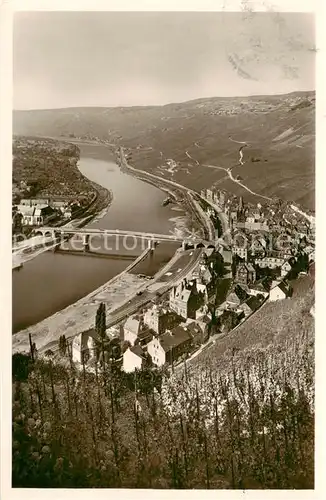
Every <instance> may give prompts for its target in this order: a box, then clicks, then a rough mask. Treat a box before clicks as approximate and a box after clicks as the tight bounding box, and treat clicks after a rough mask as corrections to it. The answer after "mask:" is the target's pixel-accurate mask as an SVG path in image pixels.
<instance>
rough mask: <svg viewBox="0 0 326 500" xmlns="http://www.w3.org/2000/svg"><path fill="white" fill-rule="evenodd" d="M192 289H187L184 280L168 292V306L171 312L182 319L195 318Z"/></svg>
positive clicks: (187, 286)
mask: <svg viewBox="0 0 326 500" xmlns="http://www.w3.org/2000/svg"><path fill="white" fill-rule="evenodd" d="M194 293H195V292H194V287H193V286H192V287H189V285H188V284H187V281H186V280H183V281H182V282H181V283H180V284H179V285H177V286H174V287H173V288H172V290H171V292H170V301H169V306H170V309H171V311H174V312H175V313H177V314H179V315H180V316H182V317H183V318H185V319H187V318H195V317H196V304H195V301H194V300H193V299H194Z"/></svg>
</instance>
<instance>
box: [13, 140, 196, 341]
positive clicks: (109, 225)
mask: <svg viewBox="0 0 326 500" xmlns="http://www.w3.org/2000/svg"><path fill="white" fill-rule="evenodd" d="M79 147H80V161H79V164H78V166H79V169H80V171H81V172H82V173H83V174H84V175H85V177H88V178H89V179H90V180H92V181H94V182H96V183H97V184H100V185H101V186H103V187H105V188H107V189H110V190H111V191H112V192H113V201H112V203H111V205H110V207H109V208H108V210H107V212H106V213H104V214H101V215H100V216H99V217H95V219H93V221H92V222H91V223H90V224H89V225H88V226H87V227H92V228H101V229H123V230H135V231H145V232H153V233H161V234H169V233H174V232H176V231H183V228H184V227H185V224H186V223H187V218H186V216H185V213H184V212H183V211H182V210H181V209H180V208H179V207H176V206H171V205H168V206H165V207H163V206H162V202H163V200H164V198H166V194H165V193H163V192H162V191H160V190H159V189H157V188H156V187H154V186H152V185H150V184H147V183H145V182H143V181H140V180H138V179H136V178H134V177H132V176H130V175H128V174H126V173H122V172H121V170H120V169H119V167H118V166H117V165H116V164H115V163H114V158H113V157H112V154H111V153H110V151H109V149H107V148H105V147H104V146H98V145H81V144H79ZM92 243H93V240H92ZM94 244H96V245H97V250H99V251H105V252H108V250H105V249H104V248H102V246H103V245H104V242H103V241H102V242H101V240H100V239H99V238H97V239H96V238H95V239H94ZM100 247H101V248H100ZM128 248H129V249H130V250H126V249H125V248H124V245H122V241H120V240H119V247H118V248H116V243H115V240H114V241H112V250H110V252H113V253H116V254H118V255H120V254H126V255H128V252H129V256H130V255H138V254H139V253H140V252H141V251H142V247H141V242H138V244H137V246H136V247H135V248H133V247H132V241H131V242H128ZM175 249H176V244H174V243H161V244H160V245H159V246H158V247H157V249H156V250H155V252H154V256H153V257H151V258H148V259H146V260H145V261H144V262H143V263H141V264H140V265H139V266H138V267H137V268H135V270H134V272H137V273H146V274H153V273H155V272H156V271H157V270H158V269H159V268H160V267H161V266H162V265H163V264H164V263H165V262H167V261H168V260H169V259H170V258H171V256H172V255H173V253H174V252H175ZM129 264H130V260H129V261H128V260H125V259H119V258H114V259H110V258H104V259H103V258H99V257H85V256H82V255H81V256H76V255H67V254H60V253H54V252H51V251H48V252H45V253H43V254H41V255H40V256H38V257H36V258H35V259H33V260H31V261H29V262H27V263H25V264H24V266H23V268H22V269H21V270H19V271H13V274H12V290H13V291H12V322H13V333H15V332H17V331H19V330H21V329H23V328H26V327H28V326H30V325H33V324H35V323H37V322H39V321H41V320H43V319H44V318H46V317H48V316H50V315H52V314H54V313H55V312H57V311H59V310H61V309H63V308H64V307H66V306H68V305H70V304H72V303H74V302H75V301H77V300H78V299H80V298H81V297H83V296H84V295H86V294H88V293H89V292H91V291H92V290H94V289H95V288H97V287H99V286H101V285H102V284H104V283H105V282H106V281H108V280H109V279H111V278H112V277H114V276H115V275H117V274H118V273H120V272H121V271H122V270H123V269H125V268H126V267H127V266H128V265H129Z"/></svg>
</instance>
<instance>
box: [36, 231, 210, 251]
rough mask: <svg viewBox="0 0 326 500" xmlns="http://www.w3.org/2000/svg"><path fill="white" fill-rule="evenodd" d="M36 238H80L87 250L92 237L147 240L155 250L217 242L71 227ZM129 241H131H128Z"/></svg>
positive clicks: (135, 232) (202, 245) (174, 236)
mask: <svg viewBox="0 0 326 500" xmlns="http://www.w3.org/2000/svg"><path fill="white" fill-rule="evenodd" d="M34 234H35V236H44V237H45V238H46V237H51V238H53V239H54V240H58V241H60V240H65V239H68V238H71V237H73V236H79V237H81V238H82V241H83V245H84V247H85V249H87V248H88V247H89V243H90V238H91V237H92V236H102V237H104V238H105V237H108V238H109V237H110V238H112V237H116V238H124V239H125V241H126V242H127V241H130V238H133V239H134V240H135V239H140V240H146V241H147V242H148V247H149V248H154V247H155V244H157V243H159V242H177V243H180V244H181V245H182V246H183V247H184V248H186V246H189V245H192V246H194V247H195V248H198V247H206V248H215V244H216V243H217V241H218V240H216V242H212V241H207V240H205V239H203V238H199V237H196V236H188V237H178V236H176V235H173V234H158V233H146V232H139V231H126V230H120V229H86V228H82V229H81V228H79V229H72V228H69V227H60V228H58V227H46V226H44V227H39V228H37V229H35V230H34ZM128 239H129V240H128Z"/></svg>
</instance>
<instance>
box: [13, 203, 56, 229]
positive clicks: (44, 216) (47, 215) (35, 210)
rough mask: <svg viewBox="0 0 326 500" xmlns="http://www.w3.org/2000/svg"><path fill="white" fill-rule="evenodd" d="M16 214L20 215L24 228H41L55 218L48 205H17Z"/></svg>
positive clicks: (53, 211)
mask: <svg viewBox="0 0 326 500" xmlns="http://www.w3.org/2000/svg"><path fill="white" fill-rule="evenodd" d="M17 212H18V213H20V214H21V215H22V224H23V225H24V226H43V225H45V224H47V223H48V222H49V221H51V220H53V219H55V218H56V217H57V213H56V211H55V210H53V208H51V207H50V206H49V205H46V204H43V205H23V204H21V205H18V206H17Z"/></svg>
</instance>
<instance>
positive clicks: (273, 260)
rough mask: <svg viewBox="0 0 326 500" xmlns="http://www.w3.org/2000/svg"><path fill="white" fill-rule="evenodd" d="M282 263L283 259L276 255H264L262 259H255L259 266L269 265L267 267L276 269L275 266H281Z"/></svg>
mask: <svg viewBox="0 0 326 500" xmlns="http://www.w3.org/2000/svg"><path fill="white" fill-rule="evenodd" d="M283 263H284V259H280V258H278V257H264V258H263V259H255V264H256V265H257V266H258V267H261V268H265V267H269V269H276V268H277V267H281V266H282V264H283Z"/></svg>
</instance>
